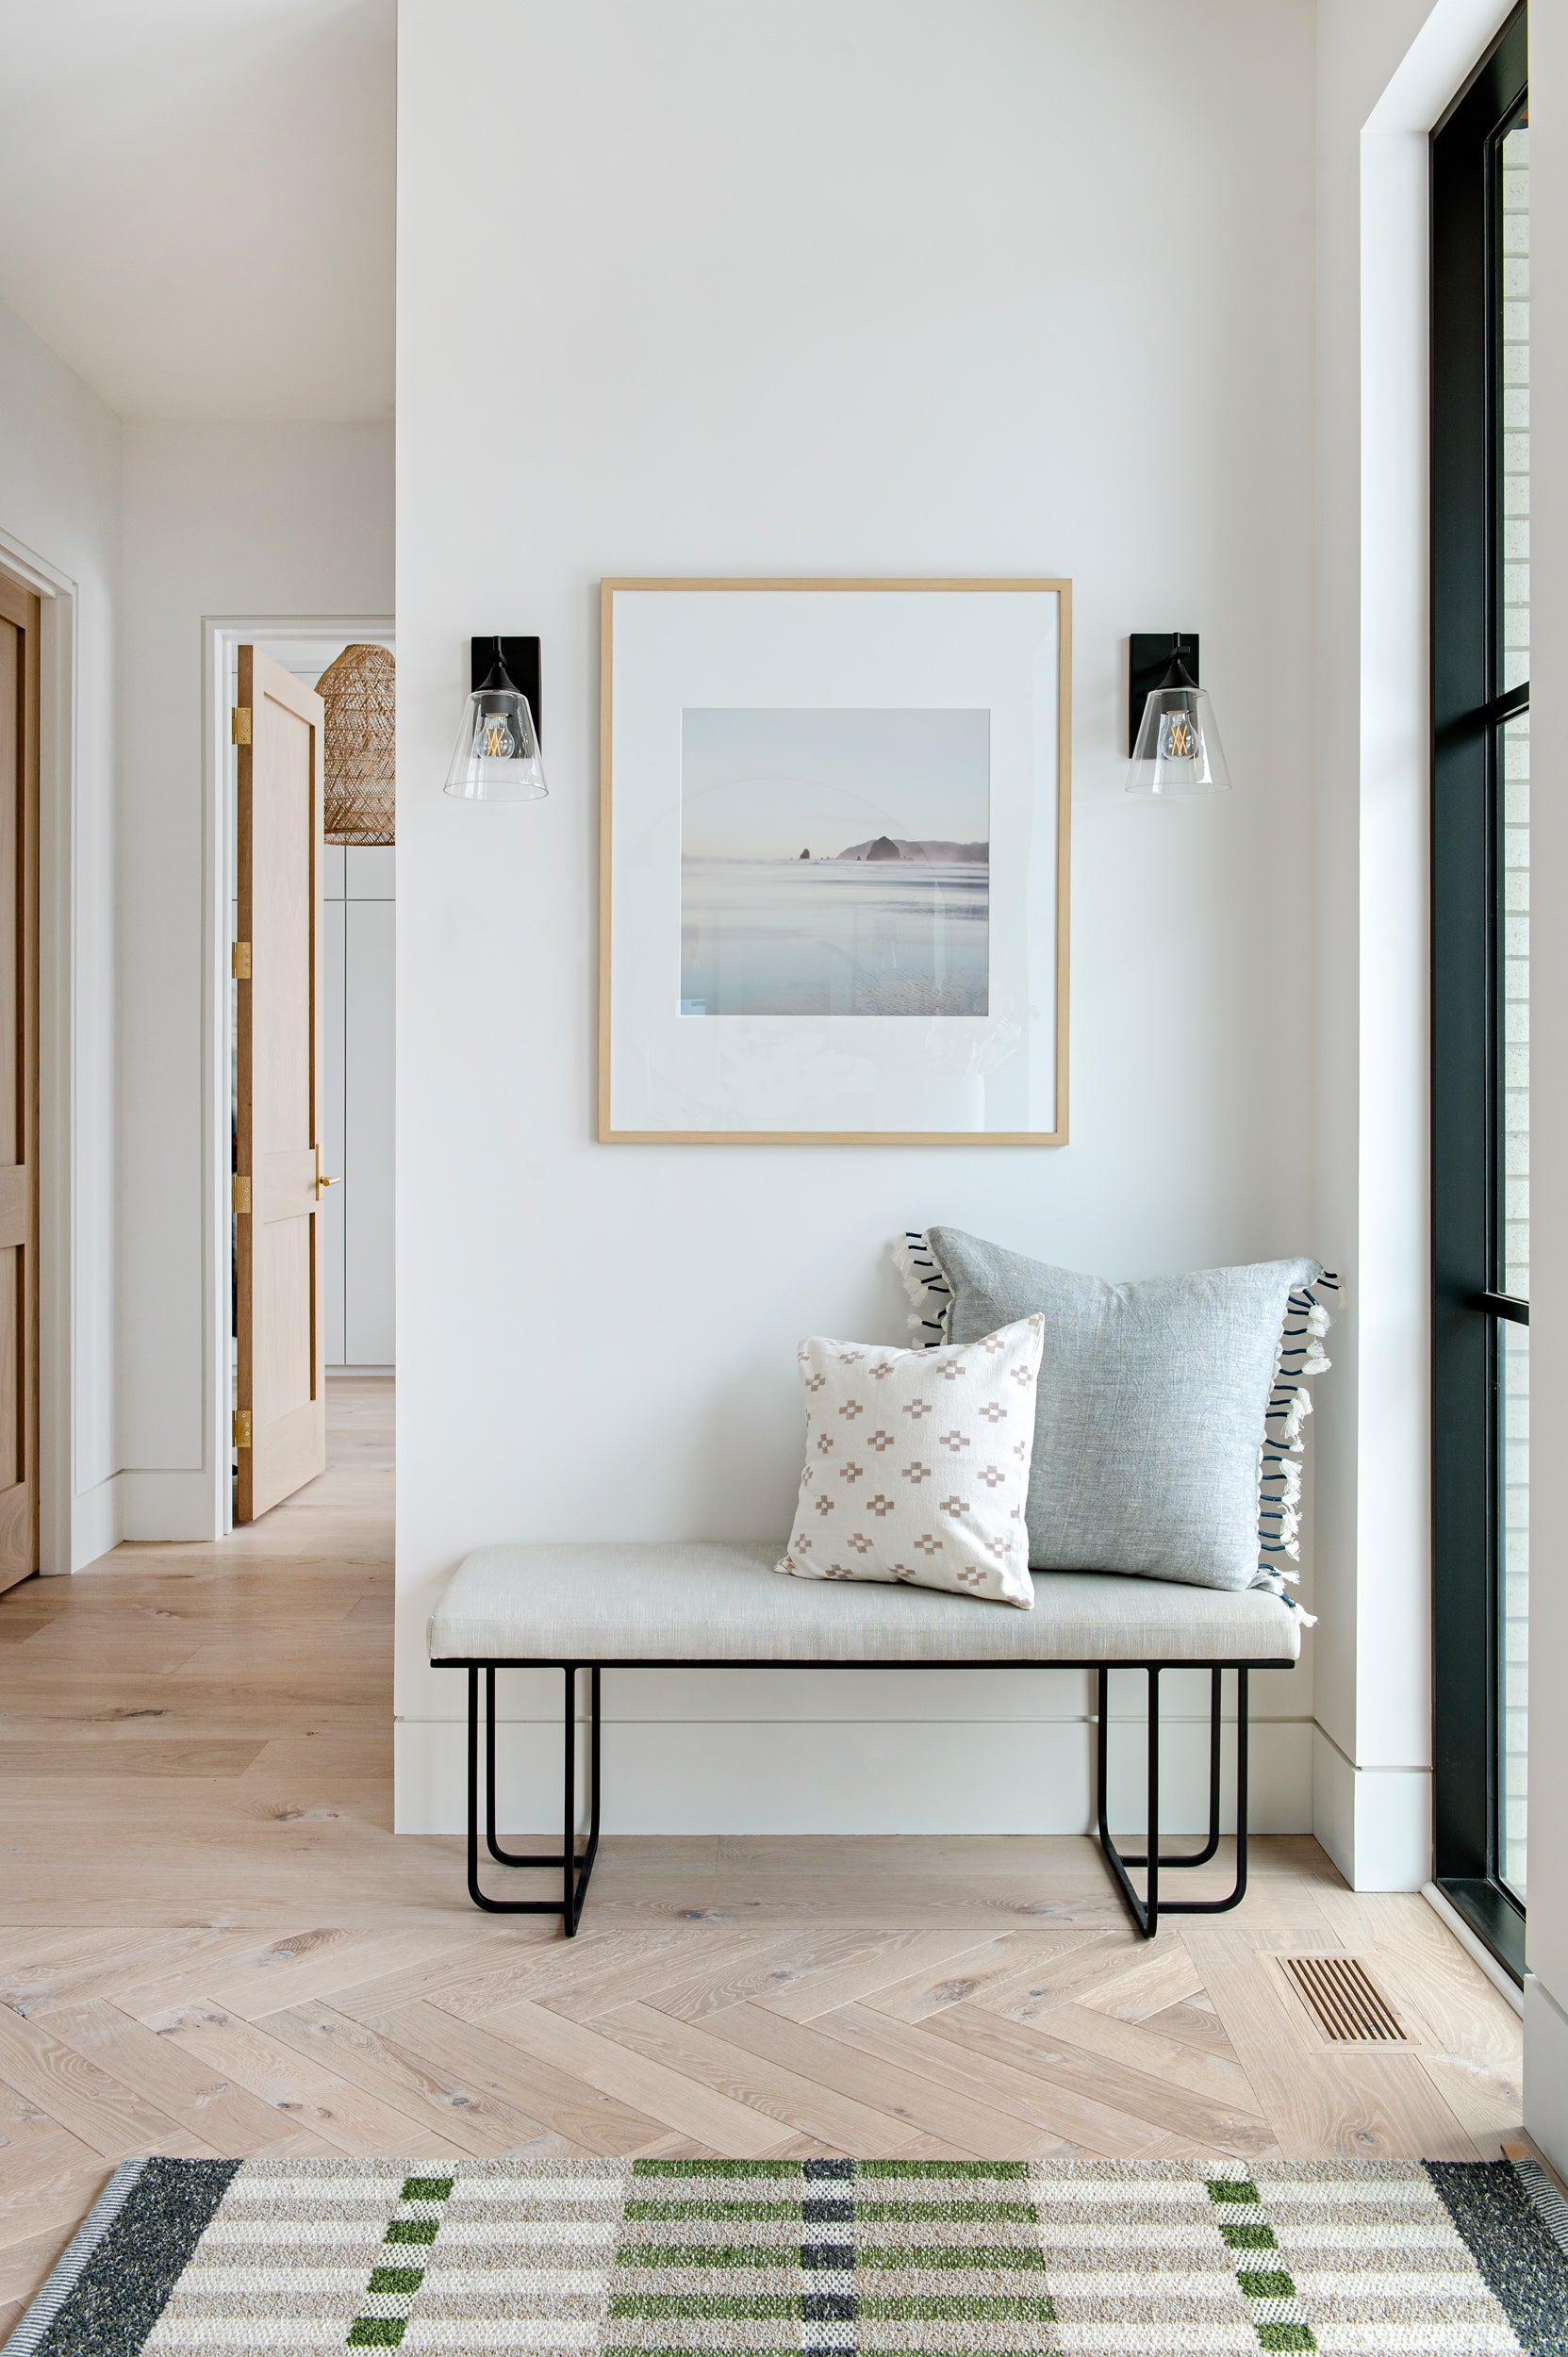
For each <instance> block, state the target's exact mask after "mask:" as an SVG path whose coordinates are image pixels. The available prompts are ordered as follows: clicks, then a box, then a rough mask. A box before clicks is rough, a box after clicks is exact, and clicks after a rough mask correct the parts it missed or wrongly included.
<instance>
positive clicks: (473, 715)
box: [445, 638, 550, 802]
mask: <svg viewBox="0 0 1568 2357" xmlns="http://www.w3.org/2000/svg"><path fill="white" fill-rule="evenodd" d="M469 688H470V692H469V696H468V700H467V701H466V702H465V703H464V706H463V718H462V724H461V726H460V727H459V729H458V731H457V744H456V749H455V750H454V753H453V756H452V766H451V768H450V769H449V770H448V771H447V773H446V787H445V791H446V792H447V793H448V794H453V795H455V796H456V797H457V798H458V799H459V800H462V801H466V802H542V801H543V799H544V798H545V796H546V795H547V794H548V793H549V791H550V788H549V786H548V785H546V783H545V782H544V765H543V763H542V762H541V761H540V759H539V728H538V720H539V642H538V640H537V639H536V638H471V639H470V641H469Z"/></svg>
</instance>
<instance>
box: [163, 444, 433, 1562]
mask: <svg viewBox="0 0 1568 2357" xmlns="http://www.w3.org/2000/svg"><path fill="white" fill-rule="evenodd" d="M391 468H392V436H391V429H390V427H389V426H385V425H359V426H355V425H316V426H313V425H275V426H266V425H249V426H240V425H235V426H224V425H148V424H137V423H132V424H127V426H126V427H125V430H124V627H123V630H122V634H121V691H122V707H121V717H122V741H123V745H124V783H123V807H124V823H123V827H122V843H121V858H120V874H119V898H120V921H121V941H120V965H119V986H120V1004H121V1036H122V1062H121V1116H120V1137H119V1146H120V1160H121V1185H120V1233H121V1239H122V1245H121V1286H120V1334H121V1352H120V1436H121V1463H122V1466H123V1467H124V1472H123V1474H122V1477H121V1484H120V1488H121V1501H120V1503H121V1519H122V1527H123V1529H124V1534H125V1535H126V1536H127V1537H133V1538H149V1539H152V1538H165V1539H179V1538H191V1539H195V1538H202V1537H211V1536H213V1535H215V1534H214V1531H213V1527H212V1519H211V1517H212V1497H213V1477H212V1467H211V1466H210V1465H209V1464H207V1463H206V1456H207V1454H208V1453H209V1451H210V1446H211V1443H210V1442H209V1439H208V1426H209V1420H208V1419H207V1418H206V1414H205V1407H204V1374H205V1372H206V1370H205V1366H204V1359H205V1352H204V1320H203V1257H204V1248H205V1247H204V1213H205V1210H206V1206H205V1203H204V1197H203V1178H202V1174H203V1158H202V1117H203V1116H202V1106H203V1081H204V1058H205V1057H206V1039H205V1026H206V1020H207V1010H208V995H207V988H206V983H207V973H206V964H205V961H204V949H203V940H204V931H203V928H204V914H205V903H204V856H205V851H204V847H205V844H206V829H207V825H208V820H209V813H208V810H207V807H206V805H207V802H208V799H209V794H208V785H207V779H206V767H205V739H204V716H203V618H204V617H210V616H215V615H216V616H230V617H248V618H263V617H267V616H272V617H295V616H298V617H302V618H315V617H322V618H326V617H330V616H332V615H334V614H342V615H367V614H388V613H390V611H391V606H392V518H391Z"/></svg>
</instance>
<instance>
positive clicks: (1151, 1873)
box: [1144, 1670, 1160, 1939]
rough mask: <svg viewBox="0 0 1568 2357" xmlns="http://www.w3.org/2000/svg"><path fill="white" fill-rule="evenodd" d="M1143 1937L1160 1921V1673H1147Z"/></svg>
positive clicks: (1153, 1929)
mask: <svg viewBox="0 0 1568 2357" xmlns="http://www.w3.org/2000/svg"><path fill="white" fill-rule="evenodd" d="M1144 1892H1145V1897H1144V1937H1145V1938H1146V1939H1152V1938H1153V1937H1154V1935H1155V1932H1156V1931H1157V1929H1158V1928H1159V1922H1160V1673H1159V1671H1158V1670H1150V1672H1149V1673H1148V1867H1147V1872H1146V1874H1145V1877H1144Z"/></svg>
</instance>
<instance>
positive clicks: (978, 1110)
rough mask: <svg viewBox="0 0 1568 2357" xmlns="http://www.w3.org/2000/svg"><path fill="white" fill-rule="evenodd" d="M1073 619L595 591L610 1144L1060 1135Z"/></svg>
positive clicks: (1029, 604)
mask: <svg viewBox="0 0 1568 2357" xmlns="http://www.w3.org/2000/svg"><path fill="white" fill-rule="evenodd" d="M1071 611H1072V591H1071V584H1070V583H1068V582H1065V581H606V582H604V583H603V584H602V591H601V618H602V638H601V655H600V661H601V703H600V727H601V744H600V762H601V768H600V950H599V956H600V972H599V1135H600V1137H601V1139H602V1140H603V1141H604V1142H605V1143H606V1144H613V1143H619V1142H625V1143H635V1144H643V1145H649V1144H657V1143H668V1144H671V1145H676V1144H681V1145H692V1144H700V1145H740V1144H745V1143H748V1142H750V1143H752V1144H758V1145H761V1144H767V1145H784V1144H789V1143H798V1144H802V1145H826V1144H849V1145H877V1144H883V1145H889V1146H895V1145H899V1146H913V1145H944V1144H952V1145H970V1146H977V1145H980V1146H983V1145H992V1146H1063V1145H1065V1143H1066V1136H1067V846H1068V823H1069V804H1070V795H1069V760H1070V753H1069V747H1070V720H1071V714H1070V694H1069V682H1070V653H1071Z"/></svg>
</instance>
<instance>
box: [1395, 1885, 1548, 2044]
mask: <svg viewBox="0 0 1568 2357" xmlns="http://www.w3.org/2000/svg"><path fill="white" fill-rule="evenodd" d="M1421 1896H1422V1897H1423V1898H1424V1899H1425V1900H1426V1902H1427V1904H1428V1906H1429V1907H1430V1908H1431V1910H1432V1913H1433V1914H1434V1915H1435V1916H1437V1917H1438V1919H1439V1920H1440V1921H1441V1922H1442V1925H1443V1928H1444V1931H1447V1932H1452V1933H1453V1935H1454V1937H1455V1938H1456V1939H1457V1940H1458V1941H1459V1944H1460V1946H1461V1948H1462V1949H1463V1950H1464V1953H1465V1954H1466V1955H1467V1956H1468V1957H1469V1958H1470V1959H1471V1961H1472V1963H1474V1964H1477V1965H1479V1967H1480V1969H1481V1970H1482V1971H1483V1972H1484V1973H1485V1974H1486V1977H1487V1979H1488V1980H1489V1981H1490V1982H1491V1983H1492V1986H1493V1987H1494V1989H1495V1990H1496V1991H1497V1994H1498V1996H1499V1997H1506V1998H1507V1999H1508V2002H1509V2003H1510V2005H1511V2006H1512V2007H1513V2010H1514V2012H1515V2013H1523V2012H1524V2010H1525V1992H1524V1990H1523V1989H1522V1988H1521V1987H1520V1986H1519V1984H1518V1982H1517V1981H1516V1980H1515V1979H1514V1977H1513V1975H1512V1973H1511V1972H1505V1971H1504V1970H1503V1968H1502V1966H1501V1965H1500V1964H1499V1963H1498V1961H1497V1959H1496V1957H1495V1956H1494V1954H1493V1953H1492V1951H1491V1949H1490V1948H1489V1947H1488V1946H1487V1945H1486V1943H1485V1941H1484V1940H1480V1939H1477V1937H1476V1935H1475V1933H1474V1932H1473V1931H1472V1930H1471V1928H1470V1926H1469V1924H1468V1923H1467V1922H1466V1921H1465V1920H1464V1918H1463V1916H1462V1915H1461V1913H1460V1911H1459V1909H1458V1908H1457V1907H1454V1906H1450V1905H1449V1904H1448V1902H1447V1900H1446V1899H1445V1898H1444V1895H1443V1893H1442V1891H1441V1890H1440V1889H1439V1888H1438V1887H1437V1885H1436V1883H1423V1884H1422V1886H1421ZM1528 1977H1529V1976H1528V1974H1527V1975H1526V1978H1528Z"/></svg>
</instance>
